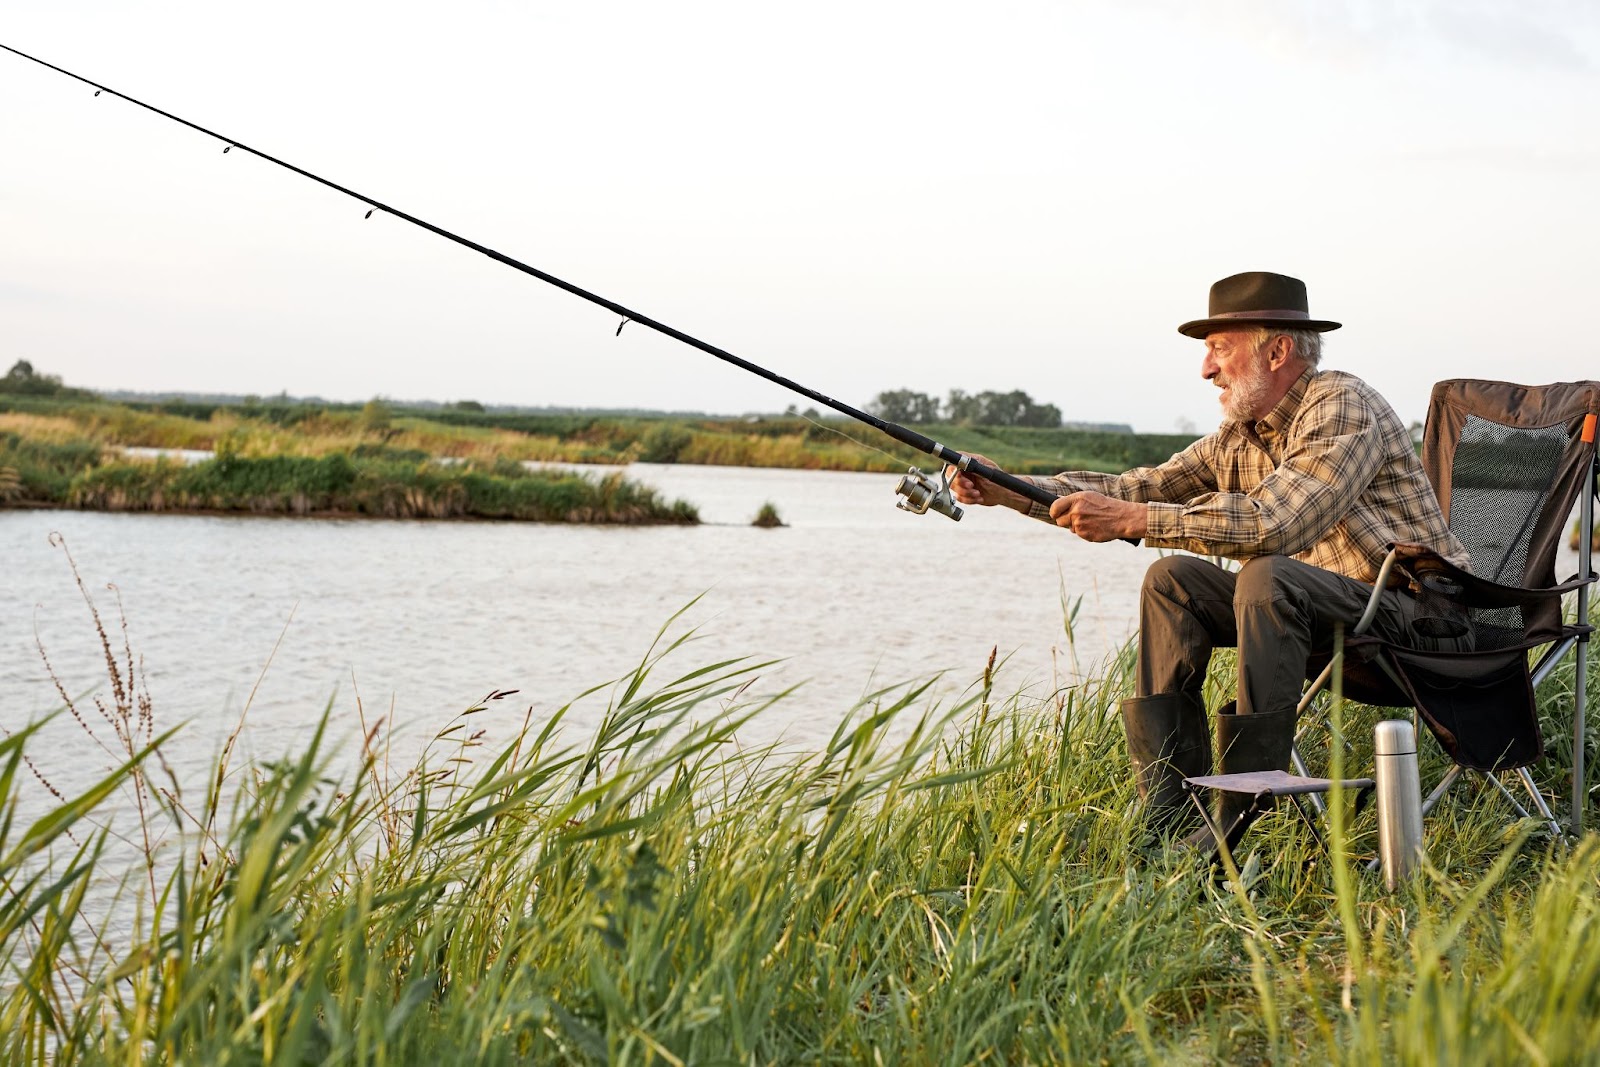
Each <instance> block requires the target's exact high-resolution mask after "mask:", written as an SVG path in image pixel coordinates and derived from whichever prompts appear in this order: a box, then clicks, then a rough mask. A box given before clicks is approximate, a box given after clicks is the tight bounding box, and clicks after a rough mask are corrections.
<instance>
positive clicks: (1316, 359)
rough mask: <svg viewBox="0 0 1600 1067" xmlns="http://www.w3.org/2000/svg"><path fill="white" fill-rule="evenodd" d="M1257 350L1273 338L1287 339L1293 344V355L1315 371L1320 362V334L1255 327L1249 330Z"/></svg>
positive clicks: (1314, 331)
mask: <svg viewBox="0 0 1600 1067" xmlns="http://www.w3.org/2000/svg"><path fill="white" fill-rule="evenodd" d="M1250 334H1251V337H1252V339H1253V341H1254V343H1255V346H1256V348H1257V349H1259V348H1260V347H1261V346H1262V345H1264V344H1266V343H1267V342H1268V341H1270V340H1272V339H1273V338H1274V337H1287V338H1288V339H1289V340H1290V341H1291V342H1292V343H1293V344H1294V354H1295V355H1297V356H1299V357H1300V358H1301V359H1302V360H1304V361H1305V363H1306V366H1308V367H1310V368H1312V369H1313V370H1315V369H1316V367H1317V364H1319V363H1321V362H1322V334H1320V333H1318V332H1317V331H1316V330H1274V329H1272V328H1271V327H1268V326H1255V327H1252V328H1251V330H1250Z"/></svg>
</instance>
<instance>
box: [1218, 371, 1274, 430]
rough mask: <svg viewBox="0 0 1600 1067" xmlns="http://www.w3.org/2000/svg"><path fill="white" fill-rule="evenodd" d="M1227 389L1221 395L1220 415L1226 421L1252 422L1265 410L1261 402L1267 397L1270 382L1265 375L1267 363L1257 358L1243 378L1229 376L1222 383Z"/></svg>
mask: <svg viewBox="0 0 1600 1067" xmlns="http://www.w3.org/2000/svg"><path fill="white" fill-rule="evenodd" d="M1223 384H1224V385H1225V386H1226V387H1227V390H1228V393H1227V395H1226V396H1224V397H1222V416H1223V419H1224V420H1226V421H1228V422H1254V421H1255V420H1256V419H1257V418H1260V417H1261V416H1262V415H1264V414H1266V412H1264V411H1262V410H1261V404H1262V402H1263V401H1264V400H1266V398H1267V390H1268V389H1269V388H1270V387H1271V385H1272V382H1271V380H1270V379H1269V378H1268V376H1267V363H1266V360H1264V359H1259V358H1258V359H1257V361H1256V363H1255V364H1254V366H1252V367H1251V369H1250V373H1249V374H1248V375H1246V376H1245V377H1243V378H1230V379H1229V380H1228V381H1227V382H1225V383H1223Z"/></svg>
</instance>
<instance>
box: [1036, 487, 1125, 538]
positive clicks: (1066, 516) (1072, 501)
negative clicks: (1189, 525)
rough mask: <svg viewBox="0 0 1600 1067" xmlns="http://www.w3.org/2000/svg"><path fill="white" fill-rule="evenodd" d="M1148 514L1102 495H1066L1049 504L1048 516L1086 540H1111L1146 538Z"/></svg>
mask: <svg viewBox="0 0 1600 1067" xmlns="http://www.w3.org/2000/svg"><path fill="white" fill-rule="evenodd" d="M1147 515H1148V511H1147V509H1146V508H1145V506H1144V505H1143V504H1135V503H1133V502H1132V501H1128V500H1118V499H1116V498H1115V497H1109V496H1106V495H1104V494H1103V493H1091V492H1083V493H1068V494H1067V495H1066V496H1061V497H1057V498H1056V502H1055V503H1054V504H1051V505H1050V517H1051V518H1052V519H1054V520H1055V523H1056V525H1057V526H1065V527H1066V528H1067V529H1069V530H1071V531H1072V532H1073V533H1075V534H1077V535H1078V536H1079V537H1081V538H1083V539H1084V540H1085V541H1114V540H1116V539H1117V538H1119V537H1132V538H1139V537H1143V536H1144V535H1145V519H1146V516H1147Z"/></svg>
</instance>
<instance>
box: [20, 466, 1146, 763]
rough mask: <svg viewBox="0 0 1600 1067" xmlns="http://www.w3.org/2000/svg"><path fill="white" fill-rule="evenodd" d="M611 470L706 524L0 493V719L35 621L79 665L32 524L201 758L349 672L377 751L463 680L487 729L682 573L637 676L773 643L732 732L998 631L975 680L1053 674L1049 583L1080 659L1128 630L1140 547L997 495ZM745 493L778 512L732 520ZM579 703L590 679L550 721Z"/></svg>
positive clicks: (586, 677) (265, 744)
mask: <svg viewBox="0 0 1600 1067" xmlns="http://www.w3.org/2000/svg"><path fill="white" fill-rule="evenodd" d="M629 474H630V476H631V477H634V478H637V479H639V480H641V481H644V482H646V483H648V484H651V485H653V486H655V487H657V488H658V489H659V490H661V492H662V493H663V494H664V495H666V496H668V497H674V498H676V497H682V498H685V499H688V500H690V501H692V502H694V503H696V504H697V505H699V507H700V510H701V515H702V517H703V518H704V520H705V522H706V525H703V526H700V527H694V528H681V527H659V528H657V527H649V528H645V527H640V528H603V527H587V526H564V525H536V524H510V523H478V522H421V521H364V520H306V519H281V518H217V517H201V516H179V515H107V514H98V513H85V512H69V511H24V512H9V513H0V559H3V560H4V561H5V567H4V573H5V576H6V577H5V582H4V587H3V591H0V692H3V693H4V695H5V696H4V705H3V707H0V723H3V724H4V725H6V726H8V727H12V728H14V727H15V726H17V725H19V724H21V723H23V722H25V721H27V720H28V719H30V718H32V717H34V716H37V715H39V714H42V713H44V712H46V711H49V710H50V709H52V708H53V707H55V706H56V705H57V704H58V703H59V698H58V696H57V694H56V692H55V689H54V687H53V686H52V684H51V683H50V681H49V678H48V676H47V674H46V672H45V670H44V668H43V665H42V663H41V661H40V657H39V653H38V650H37V648H36V647H35V638H34V635H35V629H37V633H38V636H39V639H40V640H41V641H42V642H43V643H44V645H45V647H46V649H47V651H48V652H49V653H50V655H51V659H52V662H53V663H54V664H55V666H56V668H57V671H58V673H59V674H60V675H61V676H62V679H63V682H64V683H65V685H66V686H67V689H68V691H69V692H72V693H75V694H76V693H78V692H82V691H84V690H85V689H86V688H90V687H93V686H100V687H101V688H104V686H105V680H104V665H103V663H101V662H100V656H99V653H98V649H97V647H96V646H95V644H94V632H93V628H92V624H91V622H90V620H89V618H88V614H87V611H86V609H85V608H84V606H83V604H82V601H81V599H80V598H79V596H78V594H77V592H76V590H75V589H74V587H73V585H72V579H71V576H70V573H69V571H68V569H67V566H66V562H65V559H64V558H63V556H62V554H61V553H60V552H59V551H58V550H56V549H53V548H51V547H50V546H49V545H48V543H47V537H48V535H49V533H50V532H51V531H60V532H61V533H62V534H64V535H65V536H66V538H67V541H68V544H69V547H70V548H71V550H72V552H73V554H74V555H75V557H76V558H77V561H78V565H79V568H80V570H81V571H82V573H83V576H84V579H85V581H86V583H87V584H88V586H89V588H90V589H91V591H98V593H97V600H98V602H99V604H100V606H101V609H102V611H103V612H105V613H106V614H107V615H108V623H109V622H111V621H113V619H112V618H111V617H114V615H115V598H114V597H113V595H112V594H110V593H109V592H106V591H105V590H104V586H105V584H106V583H107V582H112V583H115V585H116V587H117V590H118V595H120V597H121V601H122V603H123V605H124V606H125V608H126V612H127V617H128V633H129V639H130V642H131V645H132V648H133V650H134V652H135V654H136V655H138V656H139V657H140V658H141V660H142V662H143V664H144V668H145V672H146V675H147V677H148V682H149V690H150V695H151V698H152V700H153V703H154V705H155V708H156V710H157V715H158V717H159V720H160V721H161V722H162V723H164V724H167V725H171V724H174V723H177V722H179V721H181V720H189V721H190V726H189V727H188V728H186V729H185V731H184V733H183V734H182V735H181V740H180V741H178V742H176V743H174V744H173V745H171V746H170V748H169V753H170V754H171V757H172V759H173V762H174V764H175V766H176V768H177V769H178V770H179V772H180V775H181V776H184V777H187V776H188V775H189V774H192V773H194V772H196V771H198V770H199V769H200V768H201V767H203V766H204V765H205V764H206V763H208V761H209V760H210V759H211V758H212V756H213V755H214V753H215V751H216V750H217V747H218V746H219V745H220V743H221V739H222V737H223V736H225V734H226V733H227V731H228V730H229V729H230V728H231V727H232V725H233V724H234V722H235V721H236V720H237V718H238V715H239V712H240V709H241V708H242V707H243V705H244V704H245V701H246V700H247V699H248V698H250V695H251V693H252V690H254V692H255V695H254V698H253V702H252V703H251V709H250V719H249V726H248V729H247V733H246V738H245V742H244V745H243V748H244V750H245V751H246V752H249V753H253V754H255V755H258V756H262V757H274V756H277V755H279V754H282V753H284V752H285V751H291V750H293V749H295V748H296V747H297V745H298V744H300V743H302V741H303V738H304V737H305V734H306V731H307V730H308V729H309V728H310V726H311V725H313V724H314V723H315V722H316V720H317V718H318V717H319V716H320V715H321V713H322V711H323V709H324V707H325V706H328V705H329V703H330V701H331V707H332V710H333V716H334V722H335V735H336V736H342V737H344V738H346V739H348V740H353V739H354V737H355V735H356V733H357V731H358V729H359V727H358V725H357V724H358V719H357V716H356V702H357V700H358V699H359V700H360V702H361V704H362V706H363V708H364V709H365V713H366V717H367V721H368V722H369V723H370V722H371V721H372V720H373V719H374V718H376V717H377V716H380V715H381V716H385V717H389V719H390V721H392V722H394V723H396V724H398V726H399V727H400V728H401V730H402V736H401V739H400V741H398V742H397V753H396V754H397V757H401V756H405V755H406V747H407V744H408V743H409V744H411V745H413V746H414V745H416V744H420V743H421V741H422V740H424V739H425V738H427V737H429V736H431V735H432V734H433V733H434V732H435V731H436V730H438V729H439V728H440V727H442V726H443V725H445V724H446V723H447V722H448V721H449V720H450V718H451V717H452V716H453V715H454V714H455V713H456V712H458V711H460V710H461V709H463V708H465V707H467V706H469V705H470V704H471V703H472V702H473V701H475V700H477V699H478V698H479V697H481V696H483V695H484V694H486V693H488V692H489V691H490V690H493V689H517V690H520V693H519V695H518V696H517V697H516V698H513V700H512V701H508V702H502V703H501V704H499V705H496V708H497V709H501V708H503V710H497V711H496V712H495V714H496V715H498V716H500V718H501V721H500V722H499V723H498V724H495V723H493V722H490V723H488V725H489V726H490V730H491V738H493V737H496V736H499V737H505V736H509V734H510V733H511V732H512V730H513V729H514V723H513V720H514V722H515V723H520V721H521V718H522V711H523V710H524V709H525V708H526V707H527V705H528V704H531V705H532V706H533V708H534V714H535V717H536V718H537V717H538V716H540V715H543V714H548V713H550V712H551V711H553V710H554V709H556V708H558V707H559V706H561V705H562V704H563V703H565V702H567V701H569V700H571V699H573V698H574V697H575V696H577V695H578V694H579V693H581V692H583V691H584V690H586V689H589V688H590V687H592V686H594V685H596V684H598V683H600V682H603V681H606V680H608V679H611V678H615V677H617V676H619V675H621V674H622V673H624V672H626V671H628V670H629V669H631V667H632V666H633V665H635V664H636V663H638V661H639V660H640V658H641V657H642V656H643V655H644V654H645V652H646V650H647V649H648V648H649V646H650V645H651V642H652V641H653V639H654V638H655V636H656V634H657V632H658V631H659V630H660V629H661V627H662V626H663V625H664V624H666V622H667V621H668V619H669V618H671V617H672V615H673V614H674V613H675V612H677V611H679V610H680V609H683V608H684V607H685V606H686V605H689V604H690V603H691V601H695V598H697V597H698V598H699V599H698V601H695V602H694V604H693V606H692V607H689V608H688V610H687V611H686V612H685V614H684V616H683V624H684V625H683V626H682V627H681V628H680V630H679V631H678V632H681V630H682V629H687V628H688V627H693V628H695V631H696V637H695V639H694V640H693V641H692V642H690V644H689V645H688V646H687V647H686V648H685V649H684V650H681V651H680V652H679V653H677V654H675V656H674V658H673V660H672V661H669V663H668V664H667V665H665V666H664V667H663V668H662V670H663V672H664V673H663V680H665V679H666V678H670V677H673V676H675V675H673V674H671V673H666V672H669V671H671V670H672V669H673V668H674V667H675V668H677V673H682V672H685V671H687V670H690V669H692V668H694V667H697V666H701V665H703V664H706V663H710V662H714V661H717V660H721V659H726V658H731V657H739V656H748V657H754V658H757V659H760V660H768V659H778V660H781V661H782V662H781V663H780V664H778V665H775V666H773V667H771V668H769V669H766V670H763V671H762V672H761V674H760V677H759V679H758V681H757V682H756V683H755V686H754V687H753V689H754V691H755V692H758V693H773V692H777V691H779V690H781V689H783V688H786V687H789V686H792V685H795V684H798V683H802V682H803V683H804V684H803V686H802V687H801V689H800V691H799V692H798V693H797V694H795V695H793V696H791V697H789V698H787V699H785V700H784V701H782V702H781V703H780V704H779V705H777V707H775V708H774V709H772V710H771V711H769V712H768V713H766V714H765V715H763V716H762V717H761V718H760V719H759V720H758V721H757V722H755V723H753V724H752V725H751V726H750V727H749V728H748V729H747V730H746V731H744V736H745V737H746V738H747V739H748V740H750V741H761V740H766V739H770V738H772V737H775V736H778V735H779V734H782V735H783V736H785V737H786V738H788V739H790V740H792V741H794V742H796V743H801V744H815V743H817V742H818V741H819V740H821V739H824V738H826V737H827V736H828V734H830V733H831V732H832V730H833V729H834V727H835V726H836V725H837V724H838V722H839V721H840V719H841V717H842V716H844V715H845V714H846V713H847V712H848V710H849V709H850V708H851V706H852V705H853V704H855V703H856V702H857V700H858V699H860V697H861V696H862V695H863V694H864V693H867V692H870V691H871V690H873V689H876V688H879V687H881V686H884V685H887V684H890V683H898V682H905V681H910V680H915V679H925V678H927V677H928V676H930V675H932V674H934V673H936V672H941V671H943V672H947V673H946V674H945V676H944V678H943V679H942V680H941V681H940V682H939V683H937V685H936V686H935V691H936V692H938V693H941V694H944V695H945V696H946V697H947V698H948V697H949V696H950V695H952V694H956V693H959V692H960V691H962V690H963V689H965V688H966V687H967V686H968V685H970V684H971V683H972V681H973V680H974V679H976V678H977V677H979V676H980V675H981V673H982V670H983V665H984V662H985V660H986V659H987V658H988V655H989V650H990V649H991V648H993V647H996V646H998V648H999V651H1000V655H1001V656H1002V657H1005V656H1006V655H1008V654H1009V655H1010V656H1011V659H1010V660H1009V662H1008V663H1006V665H1005V666H1004V668H1003V670H1002V672H1001V674H1000V676H999V684H1000V686H1001V687H1002V691H1007V690H1011V689H1016V688H1021V687H1022V686H1024V685H1032V686H1033V687H1034V688H1035V689H1036V690H1037V691H1039V692H1040V693H1041V694H1042V693H1044V692H1048V691H1049V689H1050V688H1051V687H1052V686H1054V685H1057V684H1062V683H1064V682H1065V681H1066V679H1067V676H1070V674H1071V667H1070V664H1071V659H1070V651H1071V650H1069V648H1068V646H1067V642H1066V640H1065V635H1064V632H1063V625H1062V620H1063V612H1062V607H1061V605H1062V598H1063V596H1065V597H1066V598H1068V599H1070V600H1076V599H1077V598H1078V597H1080V596H1081V597H1082V598H1083V603H1082V609H1081V611H1080V613H1079V615H1078V618H1077V623H1076V639H1077V642H1078V646H1077V649H1076V652H1077V656H1078V657H1079V659H1080V661H1081V662H1082V663H1083V664H1084V666H1085V668H1089V667H1092V665H1093V664H1094V662H1096V661H1097V660H1098V659H1099V658H1100V657H1101V656H1102V655H1103V654H1104V652H1105V651H1106V650H1108V649H1109V648H1110V647H1112V646H1113V645H1114V644H1116V643H1118V642H1120V641H1121V640H1122V639H1124V638H1125V637H1126V636H1127V635H1128V634H1129V632H1131V629H1132V626H1133V622H1132V620H1133V616H1134V613H1135V611H1136V603H1137V590H1138V582H1139V576H1140V574H1141V573H1142V571H1143V569H1144V567H1145V566H1146V565H1147V564H1148V562H1149V560H1150V559H1152V558H1154V553H1152V552H1150V551H1148V550H1138V549H1134V548H1131V547H1129V546H1127V545H1123V544H1120V543H1118V544H1114V545H1106V546H1089V545H1085V544H1083V543H1082V542H1079V541H1077V540H1076V539H1075V538H1073V537H1072V536H1071V535H1069V534H1066V533H1064V532H1061V531H1058V530H1055V529H1053V528H1051V527H1049V526H1047V525H1046V524H1043V523H1036V522H1030V521H1028V520H1026V519H1023V518H1021V517H1020V516H1017V515H1015V514H1011V513H995V512H990V511H984V510H980V509H973V510H971V511H969V512H968V514H967V517H966V518H965V519H964V520H963V521H962V522H960V523H953V522H951V521H949V520H948V519H945V518H943V517H941V516H936V515H928V516H920V517H919V516H913V515H908V514H906V513H904V512H901V511H898V510H896V509H895V507H894V499H895V498H894V495H893V486H894V484H895V481H896V480H897V478H896V476H895V475H891V474H853V473H837V472H816V471H792V470H751V469H745V468H716V467H689V466H683V467H678V466H654V465H645V464H640V465H635V466H633V467H632V468H630V469H629ZM765 501H771V502H772V503H773V504H774V505H776V507H777V509H778V511H779V513H780V514H781V515H782V516H783V518H784V520H785V521H786V522H788V523H789V524H790V525H789V526H788V527H786V528H783V529H776V530H763V529H756V528H753V527H751V526H749V525H748V523H749V521H750V519H751V518H752V517H753V516H754V515H755V513H756V511H757V509H758V508H759V507H760V506H761V504H762V503H763V502H765ZM114 636H115V635H114ZM274 648H276V652H274ZM269 658H270V660H271V663H270V666H267V664H268V661H269ZM264 667H265V670H263V668H264ZM517 701H521V702H522V703H520V704H519V703H516V702H517ZM506 704H511V705H514V706H509V707H507V706H505V705H506ZM602 710H603V699H596V698H590V699H589V700H588V701H587V702H585V703H584V704H581V705H580V706H579V707H578V708H577V709H575V711H574V713H573V714H572V716H571V717H570V718H569V730H583V729H586V728H587V727H588V726H590V725H592V723H593V722H594V721H595V718H596V717H597V716H598V714H599V713H600V712H601V711H602ZM483 718H489V717H488V716H484V717H483ZM480 724H481V720H480ZM57 726H61V729H59V730H58V729H56V727H57ZM51 729H52V731H53V733H52V736H53V737H54V738H58V739H59V741H58V742H55V741H53V742H52V743H51V745H49V746H48V747H45V748H42V749H40V750H39V752H40V756H41V758H40V763H41V769H44V770H46V771H47V772H49V773H52V774H53V775H56V776H59V777H60V778H61V779H62V784H63V785H67V784H70V783H71V782H72V781H74V780H75V779H76V778H77V777H78V776H79V775H80V774H81V775H84V776H86V775H88V774H92V773H95V772H98V771H100V770H101V769H102V768H103V767H105V766H106V765H107V764H108V762H109V761H108V759H107V758H105V757H104V756H103V755H102V754H99V753H97V752H95V751H92V746H91V745H90V743H89V742H88V741H87V740H86V739H85V738H83V737H82V735H81V734H80V733H78V732H77V731H76V730H75V729H69V728H68V724H66V723H65V722H64V721H63V722H62V723H58V724H52V727H51ZM413 751H414V748H413Z"/></svg>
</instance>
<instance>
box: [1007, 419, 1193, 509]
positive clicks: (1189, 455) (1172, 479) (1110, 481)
mask: <svg viewBox="0 0 1600 1067" xmlns="http://www.w3.org/2000/svg"><path fill="white" fill-rule="evenodd" d="M1213 436H1214V435H1213ZM1213 447H1214V440H1213V437H1202V438H1201V439H1200V440H1198V441H1196V442H1195V443H1194V444H1192V445H1190V446H1189V447H1188V448H1186V449H1184V450H1183V451H1182V452H1179V453H1178V454H1177V455H1175V456H1173V457H1172V458H1171V459H1169V460H1167V461H1166V462H1165V463H1162V464H1160V465H1159V466H1155V467H1137V468H1135V469H1133V470H1131V471H1126V472H1124V473H1122V474H1101V473H1099V472H1097V471H1062V472H1061V473H1060V474H1053V475H1050V476H1048V477H1035V478H1029V479H1028V481H1031V482H1033V483H1034V484H1035V485H1038V486H1040V487H1042V488H1044V489H1047V490H1049V491H1050V492H1052V493H1054V494H1056V495H1057V496H1065V495H1066V494H1068V493H1080V492H1085V491H1087V492H1094V493H1104V494H1105V495H1106V496H1109V497H1112V498H1114V499H1117V500H1128V501H1132V502H1133V503H1135V504H1144V503H1148V502H1150V501H1169V500H1188V499H1190V498H1192V497H1194V496H1196V495H1198V494H1201V493H1208V492H1211V491H1213V490H1215V489H1216V487H1217V483H1216V478H1215V476H1214V475H1213V474H1212V467H1211V463H1210V462H1209V459H1208V456H1209V453H1210V450H1211V449H1212V448H1213ZM1028 515H1029V516H1030V517H1032V518H1035V519H1043V520H1045V521H1046V522H1049V521H1051V520H1050V508H1049V507H1048V506H1047V505H1044V504H1034V505H1033V506H1032V507H1031V508H1029V509H1028Z"/></svg>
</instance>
